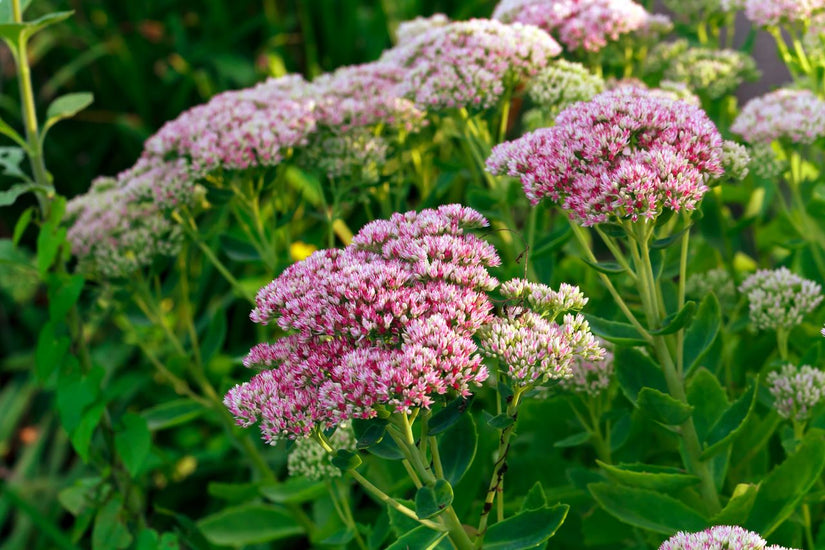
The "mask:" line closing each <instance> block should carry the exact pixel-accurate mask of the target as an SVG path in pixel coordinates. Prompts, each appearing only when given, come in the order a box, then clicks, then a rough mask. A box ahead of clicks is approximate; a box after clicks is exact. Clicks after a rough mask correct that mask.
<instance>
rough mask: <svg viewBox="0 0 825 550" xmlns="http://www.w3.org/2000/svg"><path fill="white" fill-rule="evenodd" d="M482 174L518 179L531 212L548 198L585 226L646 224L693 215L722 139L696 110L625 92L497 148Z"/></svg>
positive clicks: (715, 172)
mask: <svg viewBox="0 0 825 550" xmlns="http://www.w3.org/2000/svg"><path fill="white" fill-rule="evenodd" d="M487 169H488V170H489V171H490V172H492V173H493V174H499V175H504V174H506V175H510V176H513V177H518V178H520V179H521V182H522V184H523V186H524V191H525V193H526V194H527V197H528V198H529V199H530V201H531V202H532V203H533V204H537V203H538V202H539V201H540V200H541V199H543V198H545V197H549V198H550V199H551V200H553V201H555V202H558V203H560V205H561V207H562V208H563V209H564V210H565V211H567V212H568V214H569V215H570V217H571V218H572V219H573V220H575V221H577V222H579V223H581V224H582V225H585V226H589V225H594V224H598V223H602V222H605V221H607V220H608V219H609V218H610V217H611V216H612V217H619V218H630V219H631V220H634V221H635V220H637V219H638V218H640V217H642V218H645V219H647V220H652V219H654V218H656V216H658V215H659V214H660V213H661V212H662V211H663V210H664V209H665V208H668V209H672V210H674V211H679V210H682V209H685V210H693V209H694V208H695V207H696V204H697V203H698V202H699V201H700V200H701V199H702V196H703V195H704V194H705V192H706V191H707V189H708V187H707V181H708V180H709V179H711V178H717V177H720V176H721V175H722V174H723V169H722V137H721V136H720V134H719V132H718V131H717V129H716V127H715V126H714V125H713V123H712V122H711V121H710V119H708V117H707V115H706V114H705V113H704V112H703V111H702V110H701V109H699V108H697V107H695V106H693V105H689V104H687V103H684V102H681V101H673V100H670V99H667V98H663V97H658V96H656V95H654V94H653V93H651V92H649V91H647V90H643V89H640V88H630V87H624V88H619V89H616V90H612V91H609V92H605V93H602V94H600V95H598V96H596V97H595V98H594V99H593V100H592V101H590V102H587V103H577V104H575V105H573V106H571V107H569V108H567V109H566V110H564V111H562V112H561V114H559V116H558V117H557V118H556V125H555V126H553V127H551V128H542V129H540V130H536V131H535V132H532V133H530V134H526V135H525V136H523V137H521V138H519V139H517V140H515V141H511V142H505V143H502V144H501V145H498V146H496V147H495V148H494V149H493V151H492V154H491V155H490V157H489V158H488V159H487Z"/></svg>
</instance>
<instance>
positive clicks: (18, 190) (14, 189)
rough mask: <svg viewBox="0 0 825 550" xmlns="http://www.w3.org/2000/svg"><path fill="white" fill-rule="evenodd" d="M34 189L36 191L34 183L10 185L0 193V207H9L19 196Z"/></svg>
mask: <svg viewBox="0 0 825 550" xmlns="http://www.w3.org/2000/svg"><path fill="white" fill-rule="evenodd" d="M35 189H37V185H35V184H34V183H18V184H16V185H12V186H11V187H9V188H8V189H6V190H5V191H0V207H2V206H11V205H12V204H14V203H15V201H17V199H18V198H19V197H20V196H21V195H24V194H26V193H28V192H29V191H34V190H35Z"/></svg>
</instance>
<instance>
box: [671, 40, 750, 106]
mask: <svg viewBox="0 0 825 550" xmlns="http://www.w3.org/2000/svg"><path fill="white" fill-rule="evenodd" d="M758 76H759V71H758V70H757V68H756V62H755V61H754V60H753V58H752V57H751V56H749V55H747V54H745V53H742V52H739V51H736V50H712V49H709V48H688V49H687V50H685V51H683V52H681V53H679V54H677V55H675V56H674V57H673V58H672V59H670V60H669V63H668V64H667V65H666V68H665V70H664V78H665V79H667V80H672V81H674V82H684V83H685V84H687V86H688V87H689V88H690V89H691V90H693V91H694V92H697V93H700V94H702V95H704V96H705V97H707V98H709V99H718V98H720V97H723V96H725V95H727V94H729V93H732V92H734V91H735V90H736V88H738V87H739V85H740V84H742V82H744V81H746V80H755V79H756V78H758Z"/></svg>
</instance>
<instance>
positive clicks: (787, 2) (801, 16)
mask: <svg viewBox="0 0 825 550" xmlns="http://www.w3.org/2000/svg"><path fill="white" fill-rule="evenodd" d="M722 5H723V7H724V9H726V10H731V11H732V10H737V9H744V10H745V16H746V17H747V18H748V19H749V20H750V21H751V22H753V23H754V24H756V25H759V26H761V27H772V26H779V25H787V24H796V23H802V22H805V21H806V20H808V19H810V18H811V16H812V15H814V14H815V13H816V12H817V11H819V10H825V0H722Z"/></svg>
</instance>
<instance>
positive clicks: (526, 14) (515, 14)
mask: <svg viewBox="0 0 825 550" xmlns="http://www.w3.org/2000/svg"><path fill="white" fill-rule="evenodd" d="M493 19H498V20H500V21H504V22H505V23H524V24H526V25H536V26H537V27H541V28H542V29H544V30H545V31H546V32H548V33H550V34H551V35H553V37H555V38H556V39H557V40H558V41H559V42H561V43H562V44H564V46H565V47H566V48H567V49H568V50H571V51H574V50H579V49H581V50H585V51H589V52H595V51H599V50H601V49H602V48H604V47H605V46H606V45H607V43H608V42H609V41H614V40H617V39H618V38H619V37H620V36H621V35H623V34H626V33H629V32H633V31H638V30H645V29H646V27H647V25H648V24H649V23H650V22H651V19H653V16H651V15H650V14H648V13H647V12H646V11H645V9H644V8H643V7H642V6H641V5H639V4H637V3H635V2H633V1H632V0H502V1H501V2H499V3H498V5H497V6H496V8H495V10H494V11H493Z"/></svg>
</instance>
